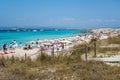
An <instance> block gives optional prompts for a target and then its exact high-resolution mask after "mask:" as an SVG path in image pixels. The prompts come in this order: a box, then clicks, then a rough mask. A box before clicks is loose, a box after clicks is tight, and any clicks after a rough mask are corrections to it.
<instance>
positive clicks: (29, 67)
mask: <svg viewBox="0 0 120 80" xmlns="http://www.w3.org/2000/svg"><path fill="white" fill-rule="evenodd" d="M118 39H119V40H120V38H118ZM118 39H117V40H115V43H116V44H120V42H119V41H118ZM112 41H113V42H112ZM103 42H104V43H105V42H108V43H105V44H102V41H97V45H98V44H99V46H100V45H102V46H103V45H106V44H107V45H109V44H110V43H112V44H113V43H114V39H111V40H110V42H109V40H104V41H103ZM89 45H92V42H91V44H89ZM84 46H85V44H82V45H76V46H74V47H73V48H72V49H71V51H69V52H68V53H69V54H71V55H67V54H68V53H67V52H66V54H63V53H64V52H63V53H61V54H60V55H57V56H49V55H47V54H45V53H42V54H41V55H39V56H38V57H37V59H36V60H31V59H30V58H29V57H26V58H25V59H24V58H22V59H19V58H14V57H12V58H6V59H4V58H2V57H1V58H0V80H119V79H120V67H117V66H114V67H112V66H109V65H106V64H105V63H104V62H100V61H87V62H86V61H83V60H81V55H82V54H84V53H85V48H84ZM92 49H93V47H92V46H91V47H89V51H90V52H92ZM106 50H107V49H104V50H103V51H104V52H106ZM115 50H116V49H115ZM117 50H118V49H117ZM108 51H109V50H108ZM98 52H99V51H98ZM104 52H103V53H104Z"/></svg>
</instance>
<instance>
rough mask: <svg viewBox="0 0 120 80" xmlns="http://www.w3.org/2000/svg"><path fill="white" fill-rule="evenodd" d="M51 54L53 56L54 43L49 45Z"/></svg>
mask: <svg viewBox="0 0 120 80" xmlns="http://www.w3.org/2000/svg"><path fill="white" fill-rule="evenodd" d="M51 54H52V56H54V45H51Z"/></svg>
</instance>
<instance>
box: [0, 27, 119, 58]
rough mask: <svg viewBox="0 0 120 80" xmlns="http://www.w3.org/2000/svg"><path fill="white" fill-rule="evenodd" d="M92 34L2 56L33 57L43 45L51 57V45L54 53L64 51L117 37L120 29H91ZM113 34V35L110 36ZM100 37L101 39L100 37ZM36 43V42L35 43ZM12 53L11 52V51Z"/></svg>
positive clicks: (59, 40)
mask: <svg viewBox="0 0 120 80" xmlns="http://www.w3.org/2000/svg"><path fill="white" fill-rule="evenodd" d="M90 32H91V34H87V35H84V36H74V37H66V38H58V39H53V40H38V45H36V46H39V47H35V48H33V49H30V50H28V51H26V50H24V49H23V48H16V49H15V50H13V53H14V54H12V53H9V54H5V55H4V53H3V52H2V51H0V52H2V54H1V55H0V56H7V57H11V56H12V55H14V56H16V57H20V56H21V55H22V56H24V55H25V53H26V54H27V55H33V54H35V53H37V52H38V51H40V50H41V45H42V46H43V45H44V47H45V48H46V50H45V52H46V53H47V54H49V55H51V54H52V53H51V52H52V47H51V45H53V44H54V53H56V52H57V51H62V50H67V49H69V48H70V47H72V46H74V45H77V44H82V43H84V42H86V43H89V42H90V40H91V39H93V38H99V39H100V40H102V39H107V38H109V37H114V36H117V35H120V28H117V29H113V28H100V29H91V30H90ZM110 34H111V35H110ZM98 36H99V37H98ZM33 42H34V43H36V42H35V41H33ZM60 44H64V49H62V46H61V45H60ZM58 48H59V50H58ZM9 51H10V50H9Z"/></svg>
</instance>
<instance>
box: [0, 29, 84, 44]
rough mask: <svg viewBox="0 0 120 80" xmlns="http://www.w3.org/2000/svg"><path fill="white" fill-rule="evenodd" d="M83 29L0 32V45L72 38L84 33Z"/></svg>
mask: <svg viewBox="0 0 120 80" xmlns="http://www.w3.org/2000/svg"><path fill="white" fill-rule="evenodd" d="M85 32H86V30H84V29H81V30H80V29H79V30H77V29H44V30H43V29H42V30H41V29H39V30H0V45H2V44H4V43H10V42H11V41H12V40H16V41H17V42H18V43H19V42H22V43H25V42H26V41H32V40H37V39H40V40H50V39H57V38H65V37H72V36H75V35H78V33H81V34H82V33H85Z"/></svg>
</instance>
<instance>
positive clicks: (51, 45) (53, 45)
mask: <svg viewBox="0 0 120 80" xmlns="http://www.w3.org/2000/svg"><path fill="white" fill-rule="evenodd" d="M111 36H112V34H111V33H107V34H105V33H103V32H100V33H99V34H96V35H95V34H94V35H92V34H90V35H84V36H75V37H69V38H61V39H55V40H47V41H41V40H39V39H37V40H36V41H31V42H28V41H27V42H26V43H22V42H20V43H19V44H18V43H17V41H16V40H13V41H12V42H11V43H10V44H7V43H5V44H4V45H3V46H2V47H1V46H0V51H1V50H3V52H4V54H8V53H9V52H8V50H14V49H16V48H20V49H24V50H31V49H33V48H40V50H41V51H51V53H52V54H53V53H54V52H55V51H61V50H64V49H65V47H66V46H68V45H71V44H75V43H77V44H78V43H82V42H89V41H90V40H91V39H92V38H96V39H99V40H100V39H106V38H108V37H111Z"/></svg>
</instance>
